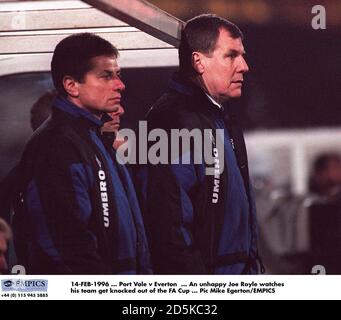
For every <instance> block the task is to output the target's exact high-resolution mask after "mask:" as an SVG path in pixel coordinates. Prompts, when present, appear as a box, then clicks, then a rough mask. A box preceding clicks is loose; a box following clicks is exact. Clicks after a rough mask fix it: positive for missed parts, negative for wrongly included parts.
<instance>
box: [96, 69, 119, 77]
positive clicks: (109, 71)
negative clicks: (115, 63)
mask: <svg viewBox="0 0 341 320" xmlns="http://www.w3.org/2000/svg"><path fill="white" fill-rule="evenodd" d="M100 74H105V75H110V76H112V75H114V74H121V69H116V70H115V71H112V70H102V71H101V72H100Z"/></svg>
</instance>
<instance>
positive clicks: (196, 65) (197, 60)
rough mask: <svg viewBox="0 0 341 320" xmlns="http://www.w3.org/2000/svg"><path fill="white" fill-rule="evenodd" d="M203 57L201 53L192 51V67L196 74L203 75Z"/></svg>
mask: <svg viewBox="0 0 341 320" xmlns="http://www.w3.org/2000/svg"><path fill="white" fill-rule="evenodd" d="M204 58H205V56H204V55H203V54H202V53H201V52H197V51H194V52H193V53H192V67H193V69H194V70H195V71H196V72H197V73H198V74H203V73H204V71H205V62H204Z"/></svg>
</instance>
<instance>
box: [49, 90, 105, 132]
mask: <svg viewBox="0 0 341 320" xmlns="http://www.w3.org/2000/svg"><path fill="white" fill-rule="evenodd" d="M53 107H54V108H56V109H58V110H60V111H63V112H66V113H67V114H68V115H70V116H72V117H74V118H75V119H83V120H85V122H87V123H88V124H89V126H90V127H97V128H100V127H102V126H103V124H104V123H105V122H107V121H110V120H112V118H111V117H110V116H109V115H108V114H106V113H104V114H103V116H102V118H101V120H99V119H97V118H96V117H95V116H94V115H92V114H91V113H90V112H88V111H86V110H84V109H82V108H80V107H78V106H77V105H75V104H74V103H72V102H71V101H69V100H68V99H66V98H64V97H61V96H58V97H57V98H56V99H55V101H54V104H53Z"/></svg>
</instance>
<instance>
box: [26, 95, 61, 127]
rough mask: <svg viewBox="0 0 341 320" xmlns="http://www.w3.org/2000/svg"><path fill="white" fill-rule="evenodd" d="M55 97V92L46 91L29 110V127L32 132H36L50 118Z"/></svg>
mask: <svg viewBox="0 0 341 320" xmlns="http://www.w3.org/2000/svg"><path fill="white" fill-rule="evenodd" d="M56 96H57V92H56V91H55V90H48V91H46V92H45V93H44V94H43V95H42V96H41V97H39V99H38V100H37V101H36V102H35V103H34V104H33V106H32V108H31V127H32V130H33V131H35V130H37V129H38V128H39V127H40V125H41V124H42V123H43V122H44V121H45V120H46V119H47V118H48V117H49V116H50V114H51V112H52V104H53V101H54V99H55V98H56Z"/></svg>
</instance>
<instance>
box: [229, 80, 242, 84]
mask: <svg viewBox="0 0 341 320" xmlns="http://www.w3.org/2000/svg"><path fill="white" fill-rule="evenodd" d="M243 81H244V80H234V81H232V83H238V84H241V85H242V84H243Z"/></svg>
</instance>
